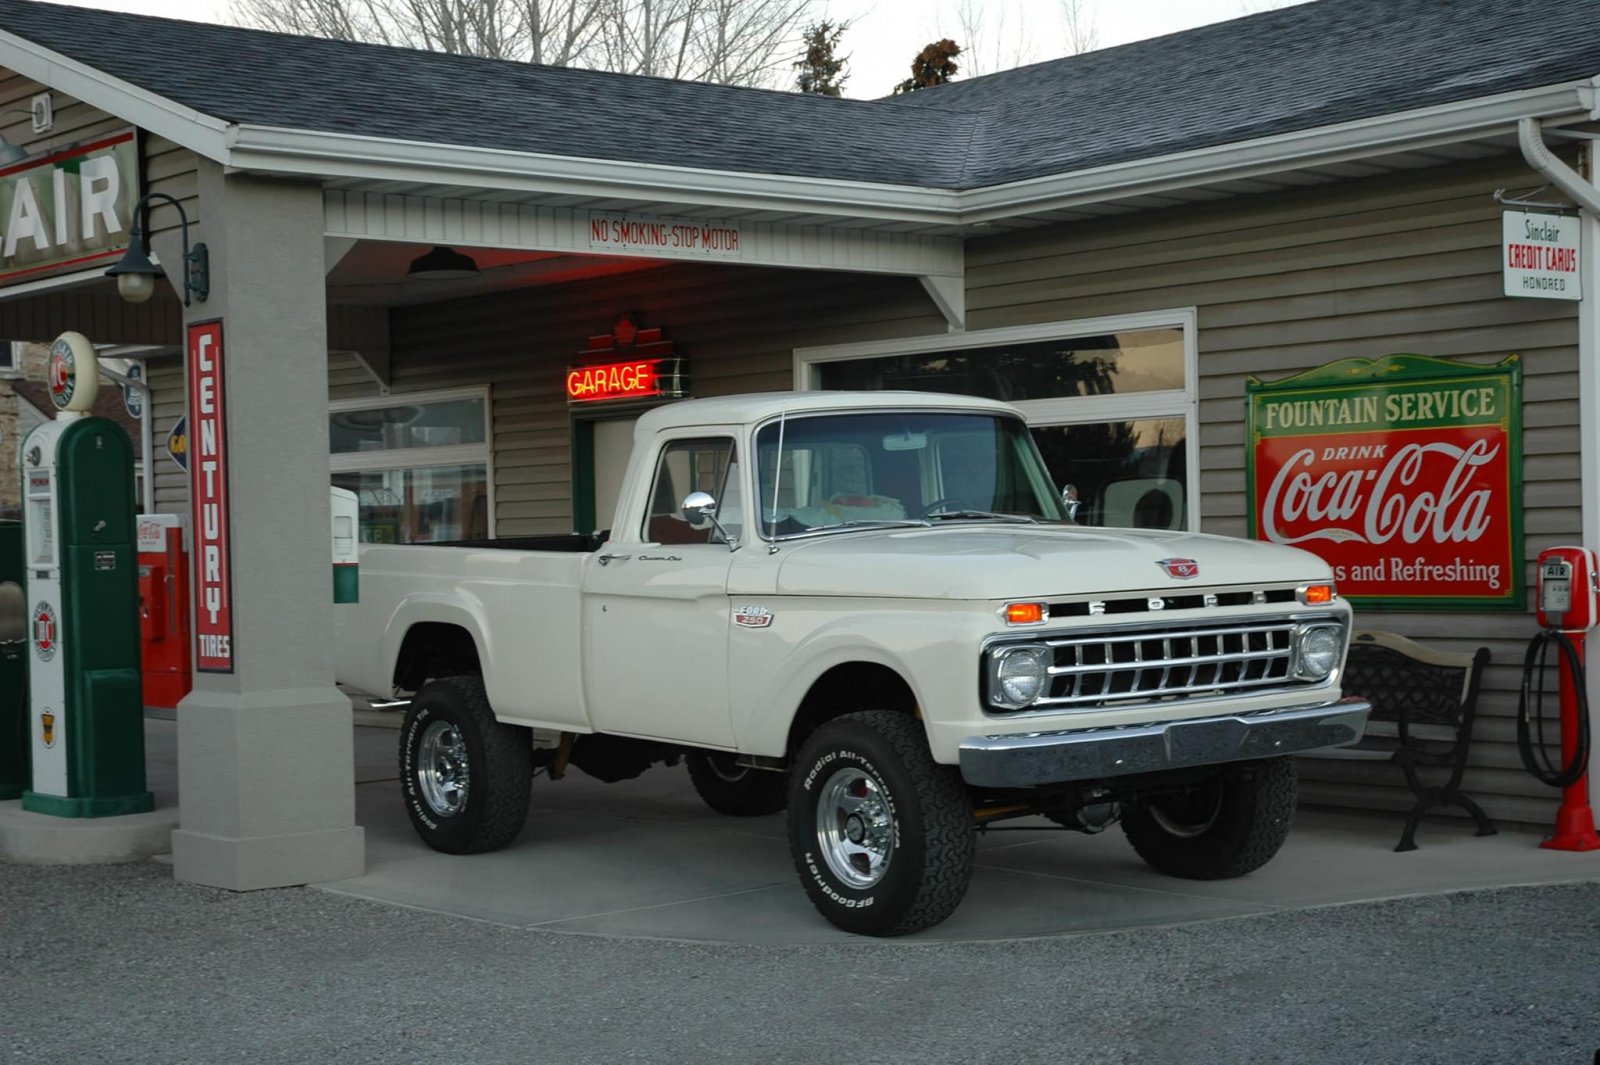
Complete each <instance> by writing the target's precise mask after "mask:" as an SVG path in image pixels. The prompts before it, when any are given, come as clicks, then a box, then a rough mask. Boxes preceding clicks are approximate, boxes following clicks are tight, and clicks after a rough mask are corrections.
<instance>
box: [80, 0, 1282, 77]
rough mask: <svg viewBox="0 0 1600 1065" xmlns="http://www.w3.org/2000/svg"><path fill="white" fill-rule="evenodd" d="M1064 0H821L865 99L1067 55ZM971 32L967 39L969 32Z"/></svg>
mask: <svg viewBox="0 0 1600 1065" xmlns="http://www.w3.org/2000/svg"><path fill="white" fill-rule="evenodd" d="M57 2H65V3H71V4H74V5H76V6H80V7H99V8H106V9H110V10H116V11H132V12H136V13H138V14H144V15H164V16H167V17H170V18H185V19H195V20H203V21H208V22H220V21H222V12H223V11H224V10H225V9H226V2H225V0H57ZM1298 2H1302V0H1079V3H1080V5H1081V7H1082V8H1083V9H1084V10H1085V11H1086V12H1087V13H1088V20H1089V22H1090V24H1091V25H1092V26H1093V27H1094V29H1095V32H1096V36H1097V37H1098V43H1099V46H1100V47H1102V48H1107V47H1111V46H1114V45H1118V44H1127V43H1128V42H1129V41H1137V40H1142V39H1144V38H1146V37H1158V36H1160V35H1162V34H1164V33H1175V32H1177V31H1178V30H1186V29H1191V28H1193V27H1195V26H1203V25H1205V24H1207V23H1211V22H1221V21H1224V20H1226V19H1231V18H1239V17H1241V16H1243V15H1249V14H1253V13H1255V12H1257V11H1266V10H1270V9H1272V8H1278V7H1286V6H1288V5H1290V4H1292V3H1298ZM1061 3H1062V0H965V4H966V6H968V7H969V8H971V9H973V10H975V11H977V12H978V13H979V18H980V22H979V29H980V32H979V34H978V37H977V40H976V42H975V43H974V42H973V41H972V40H971V39H970V38H968V37H967V35H966V34H964V33H963V32H962V26H961V17H960V12H961V10H962V7H963V0H819V2H818V10H819V12H820V13H822V14H823V15H824V16H825V17H827V18H831V19H834V20H836V21H839V20H848V21H849V23H850V28H849V29H848V30H847V31H846V33H845V36H844V39H843V40H842V41H841V43H840V47H839V53H840V54H841V55H844V56H847V57H848V59H849V63H848V66H847V68H846V69H847V71H848V72H849V75H850V77H849V80H848V81H847V82H846V83H845V95H846V96H853V97H858V98H862V99H870V98H872V97H876V96H885V95H887V94H888V93H889V91H890V90H891V89H892V88H893V87H894V85H895V83H897V82H900V81H903V80H904V79H905V78H906V77H907V76H908V74H909V73H910V65H911V59H912V57H913V56H915V55H916V53H917V52H918V51H920V50H921V48H922V46H923V45H925V44H928V43H929V42H931V41H935V40H938V39H939V38H941V37H951V38H954V39H956V40H957V41H958V42H960V43H962V44H963V45H965V46H966V47H967V50H968V52H969V55H967V56H965V57H963V59H962V63H963V66H962V70H963V72H965V73H969V74H971V73H993V72H994V71H995V70H998V69H1005V68H1007V67H1013V66H1018V65H1021V63H1033V62H1040V61H1042V60H1046V59H1055V58H1058V57H1060V56H1061V55H1064V54H1065V52H1066V49H1065V46H1064V43H1063V42H1064V39H1065V37H1064V33H1063V31H1062V29H1061V17H1060V11H1061ZM964 38H967V39H964Z"/></svg>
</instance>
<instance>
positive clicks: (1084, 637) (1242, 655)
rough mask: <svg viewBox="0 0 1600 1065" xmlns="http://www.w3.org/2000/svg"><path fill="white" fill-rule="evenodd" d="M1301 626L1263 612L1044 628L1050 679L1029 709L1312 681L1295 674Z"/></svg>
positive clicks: (1037, 641) (1041, 638)
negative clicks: (1077, 629)
mask: <svg viewBox="0 0 1600 1065" xmlns="http://www.w3.org/2000/svg"><path fill="white" fill-rule="evenodd" d="M1295 626H1296V622H1295V621H1292V620H1290V619H1288V618H1260V619H1252V620H1248V621H1240V622H1227V623H1218V622H1209V623H1207V622H1200V623H1193V624H1190V625H1187V626H1186V625H1164V626H1139V627H1134V628H1126V629H1102V630H1099V631H1095V632H1083V633H1062V634H1059V635H1054V634H1045V633H1040V634H1038V636H1036V637H1034V638H1033V639H1031V640H1028V641H1026V642H1027V643H1029V644H1032V645H1034V646H1040V645H1043V646H1046V647H1049V648H1050V649H1051V652H1052V656H1053V665H1052V666H1051V668H1050V684H1049V688H1048V690H1047V691H1046V693H1045V694H1044V695H1042V696H1041V697H1040V698H1039V699H1038V700H1037V701H1035V702H1034V703H1033V704H1032V705H1031V706H1029V707H1027V708H1026V710H1027V711H1038V710H1041V709H1086V708H1093V707H1099V706H1106V705H1110V704H1115V703H1121V702H1130V701H1131V702H1152V701H1156V700H1168V699H1183V698H1193V697H1203V696H1208V695H1221V694H1248V693H1250V692H1252V691H1261V690H1267V689H1273V688H1283V687H1285V686H1288V685H1293V684H1300V683H1305V682H1303V681H1297V680H1295V679H1293V677H1292V676H1291V669H1292V666H1293V662H1292V659H1293V654H1294V651H1293V637H1294V631H1295ZM1007 643H1008V644H1009V643H1010V641H1007ZM1002 646H1003V645H1002ZM994 649H998V647H997V648H992V649H991V650H994ZM989 709H990V712H992V713H1007V712H1011V713H1015V712H1018V711H1008V710H1007V709H1005V708H1003V707H997V706H994V705H991V706H990V707H989Z"/></svg>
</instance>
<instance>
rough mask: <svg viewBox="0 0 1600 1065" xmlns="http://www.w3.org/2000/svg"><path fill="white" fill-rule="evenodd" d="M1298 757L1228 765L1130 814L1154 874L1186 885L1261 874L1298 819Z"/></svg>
mask: <svg viewBox="0 0 1600 1065" xmlns="http://www.w3.org/2000/svg"><path fill="white" fill-rule="evenodd" d="M1296 790H1297V776H1296V772H1295V765H1294V760H1293V759H1290V758H1267V759H1263V760H1261V761H1255V762H1238V763H1235V764H1233V765H1229V766H1226V767H1225V768H1223V769H1222V770H1221V771H1220V772H1218V773H1217V774H1216V775H1215V776H1214V777H1212V778H1210V779H1209V780H1206V781H1202V782H1200V783H1197V784H1195V785H1194V786H1192V787H1190V788H1188V789H1186V790H1184V791H1182V792H1178V793H1175V794H1172V795H1164V796H1161V797H1160V798H1156V799H1150V800H1148V801H1146V802H1144V803H1141V804H1140V805H1138V806H1134V807H1131V808H1128V809H1126V811H1125V812H1124V813H1123V817H1122V830H1123V832H1125V833H1126V834H1127V836H1128V842H1129V843H1131V844H1133V849H1134V850H1135V851H1136V852H1138V855H1139V857H1141V858H1143V859H1144V860H1145V863H1146V864H1148V865H1149V866H1150V867H1151V868H1152V869H1155V870H1156V871H1157V872H1161V873H1166V874H1167V875H1168V876H1176V877H1182V878H1183V879H1185V880H1226V879H1229V878H1232V877H1236V876H1244V875H1245V874H1246V873H1251V872H1254V871H1255V870H1257V869H1259V868H1261V867H1262V866H1263V865H1265V864H1267V862H1268V861H1269V860H1270V859H1271V858H1272V856H1273V855H1275V854H1277V853H1278V850H1279V848H1281V847H1282V846H1283V843H1284V840H1286V839H1287V838H1288V837H1289V826H1290V823H1291V822H1292V821H1293V819H1294V804H1295V794H1296Z"/></svg>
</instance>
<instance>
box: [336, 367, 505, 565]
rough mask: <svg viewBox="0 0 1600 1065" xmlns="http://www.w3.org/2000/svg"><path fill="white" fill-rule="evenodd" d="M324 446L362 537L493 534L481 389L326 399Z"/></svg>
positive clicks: (485, 403) (398, 540)
mask: <svg viewBox="0 0 1600 1065" xmlns="http://www.w3.org/2000/svg"><path fill="white" fill-rule="evenodd" d="M328 450H329V452H330V453H331V458H330V465H331V468H332V475H333V483H334V485H335V486H337V487H339V488H347V489H349V490H350V491H352V492H354V493H355V494H356V498H357V500H359V502H360V507H361V539H362V540H363V541H364V542H366V543H394V544H415V543H440V542H446V541H451V540H481V539H486V538H488V537H491V536H493V535H494V518H493V514H494V507H493V505H492V497H493V485H492V483H491V478H490V465H489V393H488V390H487V389H481V388H480V389H464V390H455V391H451V392H430V393H425V394H417V395H407V396H388V397H385V398H384V399H382V400H349V401H340V402H337V403H332V404H329V411H328Z"/></svg>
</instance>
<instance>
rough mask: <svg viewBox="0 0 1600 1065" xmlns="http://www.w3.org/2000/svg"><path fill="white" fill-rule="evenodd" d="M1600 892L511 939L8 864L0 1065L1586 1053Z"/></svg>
mask: <svg viewBox="0 0 1600 1065" xmlns="http://www.w3.org/2000/svg"><path fill="white" fill-rule="evenodd" d="M1597 1047H1600V884H1596V883H1592V882H1591V883H1577V884H1561V885H1554V886H1543V887H1526V888H1503V889H1493V890H1479V891H1469V892H1461V893H1455V894H1445V895H1430V896H1423V897H1412V898H1404V899H1395V900H1390V901H1383V902H1370V903H1358V904H1350V905H1341V906H1331V907H1322V908H1314V909H1304V910H1292V911H1280V912H1273V913H1267V914H1252V915H1249V916H1245V917H1235V918H1227V919H1220V920H1210V921H1204V922H1198V923H1193V924H1186V925H1178V926H1166V927H1144V928H1135V929H1126V930H1121V931H1111V932H1088V933H1081V934H1074V935H1057V936H1050V937H1043V938H1035V939H1015V940H1006V941H991V942H954V943H952V942H927V941H921V942H915V941H913V942H906V941H890V942H863V941H860V940H853V941H850V942H847V943H838V944H828V945H799V946H792V945H785V946H772V945H747V944H730V943H705V942H675V941H671V940H663V939H635V938H627V937H618V936H598V935H584V934H572V933H570V932H565V933H556V932H549V931H543V930H538V929H527V928H513V927H507V926H504V925H499V924H494V923H490V922H486V921H480V920H474V919H471V918H465V917H460V916H451V915H444V914H439V913H433V912H425V911H420V910H413V909H405V908H401V907H396V906H394V905H390V904H381V903H374V902H369V901H366V900H363V899H359V898H354V897H348V896H342V895H336V894H332V893H329V892H327V891H319V890H314V889H305V888H291V889H284V890H279V891H262V892H254V893H249V894H234V893H230V892H226V891H220V890H215V889H210V888H203V887H197V886H194V885H188V884H180V883H176V882H174V881H173V879H172V877H171V873H170V870H169V869H168V868H167V867H165V866H164V865H162V864H160V863H158V862H149V863H139V864H132V865H114V866H53V867H48V866H47V867H38V866H22V865H5V864H0V1060H4V1061H7V1062H16V1063H19V1065H21V1063H27V1065H52V1063H57V1062H60V1063H71V1065H89V1063H98V1062H108V1063H111V1062H115V1063H144V1062H152V1063H164V1065H178V1063H189V1062H195V1063H207V1065H211V1063H220V1062H249V1063H263V1065H265V1063H274V1062H294V1063H307V1062H338V1063H341V1065H357V1063H364V1062H404V1063H411V1062H416V1063H424V1062H426V1063H432V1062H440V1063H451V1065H462V1063H499V1062H506V1063H519V1065H522V1063H545V1062H549V1063H561V1065H586V1063H591V1062H592V1063H597V1065H602V1063H603V1065H612V1063H621V1062H661V1063H679V1062H682V1063H714V1062H737V1063H740V1065H746V1063H757V1062H762V1063H765V1062H773V1063H789V1062H828V1063H833V1062H847V1063H849V1065H870V1063H901V1062H905V1063H917V1065H939V1063H945V1062H950V1063H961V1065H979V1063H1024V1062H1051V1063H1063V1062H1066V1063H1076V1062H1096V1063H1098V1062H1108V1063H1109V1062H1118V1063H1120V1062H1151V1063H1166V1062H1173V1063H1178V1062H1183V1063H1186V1065H1187V1063H1192V1062H1202V1063H1227V1062H1241V1063H1243V1062H1250V1063H1256V1062H1294V1063H1296V1065H1322V1063H1327V1065H1335V1063H1337V1065H1352V1063H1376V1062H1397V1063H1398V1062H1404V1063H1407V1065H1417V1063H1427V1062H1440V1063H1444V1062H1449V1063H1452V1065H1471V1063H1478V1062H1482V1063H1486V1065H1487V1063H1495V1065H1505V1063H1528V1065H1555V1063H1572V1065H1592V1063H1593V1062H1594V1060H1595V1057H1594V1055H1595V1051H1596V1048H1597Z"/></svg>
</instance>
